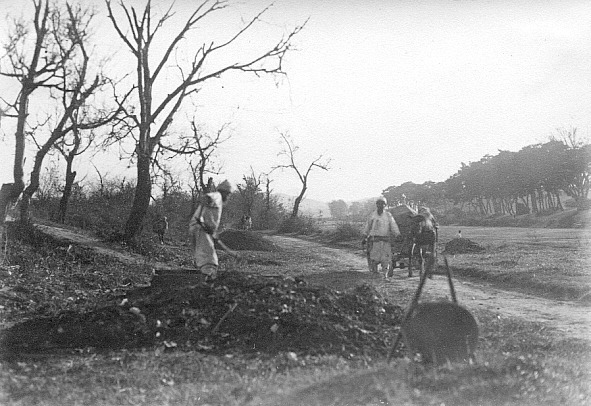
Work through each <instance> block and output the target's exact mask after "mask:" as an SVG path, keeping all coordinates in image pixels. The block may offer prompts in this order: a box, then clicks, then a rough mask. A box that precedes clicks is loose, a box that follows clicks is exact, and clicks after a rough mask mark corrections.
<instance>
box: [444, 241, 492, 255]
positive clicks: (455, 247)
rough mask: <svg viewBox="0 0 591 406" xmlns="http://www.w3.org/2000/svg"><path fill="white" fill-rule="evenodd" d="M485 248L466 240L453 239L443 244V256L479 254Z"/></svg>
mask: <svg viewBox="0 0 591 406" xmlns="http://www.w3.org/2000/svg"><path fill="white" fill-rule="evenodd" d="M484 250H485V248H484V247H482V246H481V245H478V244H477V243H475V242H473V241H471V240H470V239H468V238H454V239H453V240H451V241H449V242H448V243H447V244H445V250H444V251H443V253H444V254H451V255H455V254H469V253H472V252H481V251H484Z"/></svg>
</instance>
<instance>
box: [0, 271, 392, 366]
mask: <svg viewBox="0 0 591 406" xmlns="http://www.w3.org/2000/svg"><path fill="white" fill-rule="evenodd" d="M179 285H181V287H174V288H171V287H168V288H162V287H160V288H158V287H144V288H140V289H136V290H132V291H129V292H128V293H127V295H126V297H124V298H121V299H120V301H119V299H118V302H117V303H113V304H111V305H109V306H106V307H103V308H100V309H98V310H95V311H92V312H86V313H75V312H62V313H60V314H58V315H57V316H55V317H51V318H40V319H32V320H29V321H26V322H24V323H20V324H17V325H15V326H13V327H12V328H10V329H8V330H6V331H5V333H4V334H3V337H2V342H1V345H0V347H1V348H3V350H4V351H5V356H10V355H13V356H14V355H18V354H19V353H34V352H40V351H41V352H43V351H52V350H56V349H80V348H87V347H96V348H108V349H121V348H142V347H143V348H156V349H158V348H160V349H164V350H166V349H168V350H171V349H175V348H176V349H187V350H189V349H190V350H197V351H207V352H211V353H228V352H240V353H268V354H275V353H277V352H287V351H289V352H295V353H297V354H336V355H341V356H345V357H353V356H377V355H381V356H383V355H385V354H386V353H387V352H388V349H389V346H390V345H391V343H392V340H393V339H394V337H395V335H396V332H397V328H398V326H399V325H400V321H401V318H402V309H401V308H400V307H398V306H394V305H391V304H389V303H388V302H387V301H386V300H385V299H383V298H381V297H380V296H379V294H378V293H377V292H376V291H375V289H374V288H373V287H371V286H369V285H361V286H358V287H356V288H355V289H353V290H351V291H346V292H339V291H335V290H332V289H329V288H325V287H320V286H312V285H308V284H307V283H306V282H305V281H303V280H301V279H294V278H282V279H279V278H273V279H271V278H267V277H263V276H254V275H248V274H244V273H238V272H223V273H221V274H220V276H219V277H218V279H216V280H215V281H214V282H213V283H206V282H196V284H195V285H194V286H190V287H187V286H186V285H185V286H184V287H182V284H179Z"/></svg>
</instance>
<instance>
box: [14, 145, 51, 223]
mask: <svg viewBox="0 0 591 406" xmlns="http://www.w3.org/2000/svg"><path fill="white" fill-rule="evenodd" d="M50 145H51V144H50V143H46V144H45V145H43V147H41V149H40V150H39V151H37V154H36V155H35V164H34V165H33V170H32V171H31V180H30V182H29V186H27V187H26V188H25V190H24V191H23V197H22V200H21V206H20V217H21V221H24V222H27V221H29V214H30V213H29V208H30V205H31V198H32V197H33V195H34V194H35V192H36V191H37V189H39V174H40V173H41V166H42V165H43V159H44V158H45V155H47V152H49V146H50Z"/></svg>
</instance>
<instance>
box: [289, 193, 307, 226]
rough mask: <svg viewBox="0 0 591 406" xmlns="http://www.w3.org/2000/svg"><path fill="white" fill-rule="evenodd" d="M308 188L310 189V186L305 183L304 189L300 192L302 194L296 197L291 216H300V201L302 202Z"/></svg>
mask: <svg viewBox="0 0 591 406" xmlns="http://www.w3.org/2000/svg"><path fill="white" fill-rule="evenodd" d="M306 190H308V188H307V187H306V186H305V185H304V187H303V188H302V191H301V192H300V195H299V196H298V197H296V199H295V200H294V202H293V210H292V212H291V218H296V217H297V216H298V212H299V210H300V203H302V200H304V195H305V194H306Z"/></svg>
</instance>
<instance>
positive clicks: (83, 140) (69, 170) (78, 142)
mask: <svg viewBox="0 0 591 406" xmlns="http://www.w3.org/2000/svg"><path fill="white" fill-rule="evenodd" d="M77 122H78V118H77V117H76V118H75V119H74V120H73V126H72V132H71V137H64V138H62V139H61V140H59V141H57V142H56V144H55V145H54V147H55V148H56V149H57V150H58V151H59V152H60V154H61V155H62V156H63V157H64V159H65V160H66V182H65V184H64V190H63V193H62V197H61V199H60V205H59V213H58V221H59V222H60V223H64V222H65V221H66V213H67V211H68V204H69V201H70V197H71V196H72V189H73V187H74V181H75V180H76V171H75V170H74V159H75V158H76V157H77V156H78V155H81V154H83V153H84V152H86V151H87V150H88V148H90V146H91V145H92V141H93V139H94V133H93V132H92V131H91V135H90V136H88V137H83V136H82V135H81V134H80V130H79V129H78V126H77V125H76V123H77Z"/></svg>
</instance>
